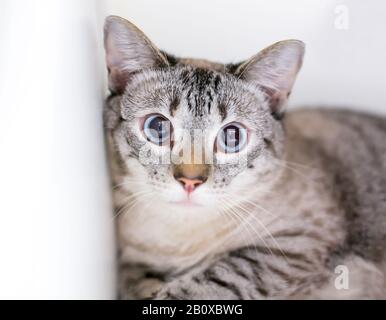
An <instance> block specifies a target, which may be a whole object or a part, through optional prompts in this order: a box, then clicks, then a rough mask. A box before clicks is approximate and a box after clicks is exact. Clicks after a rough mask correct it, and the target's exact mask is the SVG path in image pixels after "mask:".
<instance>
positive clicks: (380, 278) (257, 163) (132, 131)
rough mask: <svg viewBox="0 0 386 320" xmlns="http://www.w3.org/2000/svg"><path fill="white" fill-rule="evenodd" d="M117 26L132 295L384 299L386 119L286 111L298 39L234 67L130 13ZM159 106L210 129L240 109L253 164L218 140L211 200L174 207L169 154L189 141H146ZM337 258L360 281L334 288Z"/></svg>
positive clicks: (115, 164) (111, 140)
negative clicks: (163, 37) (157, 33)
mask: <svg viewBox="0 0 386 320" xmlns="http://www.w3.org/2000/svg"><path fill="white" fill-rule="evenodd" d="M125 30H126V31H125ZM105 34H106V38H108V37H110V36H112V37H114V36H117V34H118V35H119V41H118V42H117V43H118V44H122V43H123V46H122V48H123V49H120V48H117V47H114V46H113V48H112V47H111V43H107V44H106V50H107V53H108V54H107V55H108V61H107V63H108V66H109V69H110V88H111V89H112V95H111V96H110V97H109V98H108V100H107V103H106V108H105V126H106V135H107V139H108V146H109V151H110V156H111V167H112V177H113V184H114V197H115V205H116V209H117V217H116V219H117V224H118V225H117V230H118V238H119V246H120V261H121V282H120V287H121V297H122V298H148V297H153V298H155V299H274V298H291V299H293V298H319V299H325V298H332V299H335V298H336V299H344V298H385V297H386V293H385V288H386V286H385V277H384V276H385V259H386V257H385V246H386V216H385V215H386V174H385V172H386V143H385V138H386V120H385V119H383V118H380V117H376V116H370V115H365V114H360V113H354V112H351V111H347V110H329V109H324V110H322V109H304V110H299V111H294V112H289V113H287V114H286V117H285V118H284V119H283V120H280V119H281V118H282V115H283V108H284V106H285V103H286V99H287V98H288V96H289V94H290V91H291V88H292V85H293V81H294V76H295V75H296V72H297V70H298V69H299V68H300V66H301V57H302V52H303V46H302V44H301V43H300V42H298V41H289V42H282V43H279V44H276V45H274V46H272V47H270V48H267V49H265V50H264V51H262V52H261V53H259V54H258V55H256V56H254V57H252V58H251V59H250V60H248V61H247V62H245V63H240V64H237V65H222V64H218V63H211V62H208V61H205V60H194V59H178V58H175V57H172V56H170V55H167V54H166V53H164V52H162V51H159V50H158V49H156V48H155V46H154V45H152V44H151V42H150V41H149V40H148V39H147V38H146V37H145V36H144V35H143V34H142V33H141V32H140V31H139V30H138V29H137V28H135V27H134V26H133V25H132V24H130V23H129V22H127V21H125V20H123V19H121V18H117V17H110V18H108V20H107V23H106V33H105ZM122 39H124V41H126V42H122V41H123V40H122ZM114 44H116V43H114ZM129 44H130V48H129V49H128V48H127V46H128V45H129ZM117 50H118V51H117ZM119 50H124V51H123V53H127V55H122V52H120V51H119ZM128 50H129V51H128ZM133 52H135V54H133ZM122 56H124V59H123V60H122ZM119 57H121V58H119ZM120 59H121V60H120ZM131 60H133V61H131ZM127 61H129V63H128V64H125V63H126V62H127ZM112 63H113V66H111V65H112ZM112 67H113V68H115V69H114V70H113V72H111V70H112V69H111V68H112ZM149 113H162V114H163V115H165V116H166V117H168V118H169V119H173V121H175V124H176V126H180V127H181V128H183V129H185V130H187V131H188V132H190V133H192V134H193V132H194V131H195V130H197V129H200V130H201V131H200V132H202V137H201V138H204V137H206V135H209V136H210V135H211V134H212V131H213V130H214V131H216V130H218V129H219V128H221V126H222V125H223V124H224V123H227V122H229V121H230V120H232V121H233V120H238V121H243V122H244V123H246V124H247V126H248V128H249V129H250V132H251V139H250V142H249V145H248V152H247V153H246V157H245V159H244V161H241V162H236V161H234V159H233V158H232V157H229V158H226V161H223V160H224V159H223V158H221V157H220V156H218V155H216V154H215V153H214V152H213V150H212V149H211V150H210V152H211V153H213V154H215V156H214V162H213V164H211V165H210V173H209V178H208V180H207V181H206V182H205V185H204V186H203V187H202V191H200V192H201V194H199V195H200V197H201V198H202V199H203V200H202V201H203V206H202V208H201V207H198V208H194V209H192V208H186V209H185V208H182V209H181V208H178V207H176V205H169V204H168V199H172V198H173V197H174V196H175V195H174V194H175V193H176V192H179V191H178V190H179V189H178V188H179V186H178V183H177V182H176V181H175V180H174V178H173V174H172V172H173V170H174V165H173V163H163V164H160V163H159V161H158V160H159V157H160V153H162V152H163V153H165V154H166V155H168V156H169V157H170V156H173V153H174V152H175V151H174V148H177V147H176V146H175V145H174V146H173V148H172V150H168V149H167V148H165V149H157V148H158V147H157V148H154V147H151V146H150V147H148V142H147V141H146V140H145V139H143V137H142V136H141V134H140V132H139V130H138V119H141V118H142V117H143V116H144V115H146V114H149ZM216 128H217V129H216ZM196 138H197V137H196ZM181 143H183V140H182V142H181ZM176 144H177V143H176ZM144 148H145V149H146V150H147V152H148V153H147V154H146V159H147V160H148V162H147V163H146V164H143V163H141V162H140V161H139V158H140V157H141V152H142V150H143V149H144ZM160 150H163V151H160ZM220 158H221V159H220ZM220 160H221V161H220ZM200 188H201V187H200ZM138 190H139V191H140V192H138ZM198 190H200V189H198ZM204 191H205V192H204ZM201 198H200V199H201ZM338 265H345V266H347V268H348V269H349V271H350V289H349V290H344V291H341V290H337V289H336V288H335V287H334V279H335V277H336V274H334V270H335V267H336V266H338Z"/></svg>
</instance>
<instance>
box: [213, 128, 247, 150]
mask: <svg viewBox="0 0 386 320" xmlns="http://www.w3.org/2000/svg"><path fill="white" fill-rule="evenodd" d="M247 142H248V131H247V129H246V128H245V127H244V126H243V125H242V124H239V123H236V122H233V123H230V124H228V125H226V126H225V127H223V128H222V129H221V130H220V132H219V133H218V136H217V140H216V150H217V151H220V152H223V153H237V152H240V151H241V150H242V149H244V147H245V146H246V145H247Z"/></svg>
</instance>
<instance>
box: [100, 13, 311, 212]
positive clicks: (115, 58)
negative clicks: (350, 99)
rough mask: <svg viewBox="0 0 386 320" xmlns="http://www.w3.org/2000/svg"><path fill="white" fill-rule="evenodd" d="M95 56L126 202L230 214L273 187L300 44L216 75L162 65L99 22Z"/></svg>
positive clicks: (112, 20)
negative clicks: (100, 54) (102, 60)
mask: <svg viewBox="0 0 386 320" xmlns="http://www.w3.org/2000/svg"><path fill="white" fill-rule="evenodd" d="M105 49H106V61H107V66H108V72H109V88H110V90H111V92H112V96H111V97H110V100H109V102H108V103H109V104H110V105H111V106H112V108H111V109H109V110H107V113H106V114H107V117H106V125H107V127H108V129H109V130H110V132H111V139H112V144H113V145H114V149H115V152H116V157H117V158H118V162H119V175H120V181H119V180H117V183H120V184H121V185H122V186H123V188H124V189H125V190H126V191H128V193H130V194H133V195H134V196H135V197H137V198H138V199H140V198H142V199H147V200H146V201H150V199H152V200H151V201H155V204H156V205H157V203H158V204H159V205H168V206H170V208H171V210H172V209H173V208H183V209H184V210H185V209H187V208H195V210H196V211H197V209H198V208H199V207H202V208H210V207H212V206H214V207H217V208H218V207H219V206H220V207H221V206H225V207H226V206H232V201H237V199H240V198H241V197H247V196H248V194H249V193H250V192H251V191H254V192H257V191H258V190H261V191H262V192H264V190H267V189H269V187H270V186H271V185H272V184H273V183H274V181H275V180H276V178H277V177H278V175H279V173H280V172H281V170H280V169H281V166H280V159H281V158H282V157H283V152H284V131H283V126H282V122H281V118H282V115H283V109H284V107H285V104H286V102H287V99H288V97H289V95H290V93H291V89H292V86H293V84H294V81H295V78H296V75H297V73H298V71H299V69H300V67H301V64H302V59H303V54H304V44H303V43H302V42H301V41H298V40H287V41H282V42H278V43H276V44H274V45H272V46H270V47H268V48H266V49H264V50H263V51H261V52H260V53H258V54H256V55H255V56H253V57H252V58H251V59H249V60H247V61H245V62H242V63H239V64H229V65H223V64H218V63H211V62H208V61H204V60H195V59H178V58H175V57H172V56H170V55H168V54H166V53H164V52H162V51H160V50H159V49H157V48H156V47H155V46H154V45H153V44H152V42H151V41H150V40H149V39H148V38H147V37H146V36H145V35H144V34H143V33H142V32H141V31H140V30H139V29H138V28H136V27H135V26H134V25H133V24H131V23H129V22H128V21H126V20H124V19H122V18H119V17H108V18H107V20H106V24H105ZM146 195H148V198H146Z"/></svg>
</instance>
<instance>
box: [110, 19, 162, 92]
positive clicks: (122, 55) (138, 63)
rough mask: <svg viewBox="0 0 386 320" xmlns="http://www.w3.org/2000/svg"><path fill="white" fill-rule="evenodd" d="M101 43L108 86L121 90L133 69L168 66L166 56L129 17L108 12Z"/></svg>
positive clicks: (114, 90)
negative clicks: (104, 56) (111, 14)
mask: <svg viewBox="0 0 386 320" xmlns="http://www.w3.org/2000/svg"><path fill="white" fill-rule="evenodd" d="M104 45H105V51H106V64H107V69H108V73H109V89H110V90H111V92H113V93H117V94H122V93H123V92H124V90H125V88H126V85H127V82H128V81H129V78H130V75H131V74H133V73H135V72H136V71H139V70H142V69H146V68H151V67H162V66H168V61H167V59H166V57H165V56H164V55H163V54H162V53H161V52H160V51H159V50H158V49H157V48H156V47H155V46H154V45H153V44H152V42H151V41H150V40H149V39H148V38H147V37H146V36H145V35H144V33H143V32H142V31H141V30H139V29H138V28H137V27H136V26H135V25H133V24H132V23H130V22H129V21H127V20H125V19H123V18H120V17H117V16H109V17H107V18H106V20H105V27H104Z"/></svg>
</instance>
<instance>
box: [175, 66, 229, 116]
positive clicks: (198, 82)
mask: <svg viewBox="0 0 386 320" xmlns="http://www.w3.org/2000/svg"><path fill="white" fill-rule="evenodd" d="M182 83H183V92H185V93H186V96H185V98H186V100H187V105H188V108H189V110H190V111H191V112H192V113H193V114H194V116H195V117H202V116H205V115H207V114H211V112H212V108H213V105H214V100H215V99H216V98H218V95H219V94H220V91H221V84H222V78H221V75H220V74H218V73H217V72H214V71H212V70H207V69H202V68H196V69H192V70H190V72H186V71H185V72H183V73H182ZM218 111H219V114H220V115H221V117H222V119H225V118H226V115H227V114H226V108H225V107H224V106H223V107H221V108H220V107H219V108H218Z"/></svg>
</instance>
